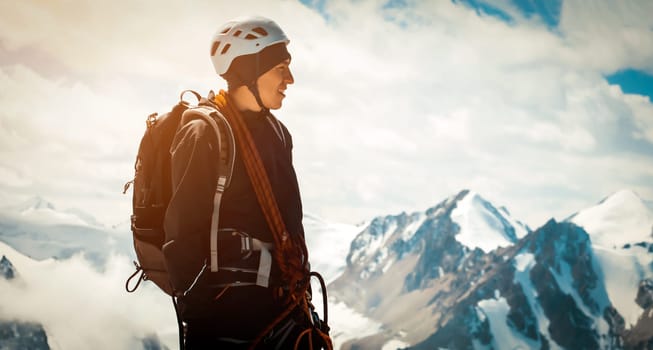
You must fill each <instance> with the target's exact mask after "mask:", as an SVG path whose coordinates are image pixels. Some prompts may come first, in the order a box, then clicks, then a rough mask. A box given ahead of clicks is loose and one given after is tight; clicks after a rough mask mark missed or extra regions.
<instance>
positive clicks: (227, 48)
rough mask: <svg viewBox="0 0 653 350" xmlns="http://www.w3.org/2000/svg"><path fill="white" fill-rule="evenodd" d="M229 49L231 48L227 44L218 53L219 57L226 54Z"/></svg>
mask: <svg viewBox="0 0 653 350" xmlns="http://www.w3.org/2000/svg"><path fill="white" fill-rule="evenodd" d="M230 47H231V44H229V43H227V44H226V45H225V46H224V48H223V49H222V51H220V54H221V55H224V54H225V53H227V51H229V48H230Z"/></svg>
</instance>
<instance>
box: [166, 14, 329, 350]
mask: <svg viewBox="0 0 653 350" xmlns="http://www.w3.org/2000/svg"><path fill="white" fill-rule="evenodd" d="M288 42H289V40H288V38H287V37H286V35H285V34H284V32H283V31H282V30H281V28H280V27H279V26H278V25H277V24H276V23H275V22H273V21H271V20H269V19H266V18H262V17H247V18H238V19H235V20H232V21H230V22H228V23H226V24H225V25H223V26H222V27H221V28H220V29H219V30H218V31H217V32H216V34H215V35H214V37H213V40H212V42H211V60H212V62H213V65H214V67H215V70H216V72H217V73H218V74H219V75H220V76H221V77H223V78H224V79H225V80H226V82H227V84H228V91H226V92H225V91H221V92H220V93H219V94H218V95H216V96H213V95H212V94H211V95H210V96H209V101H208V104H210V105H211V106H213V107H215V108H217V109H218V110H219V111H220V113H221V115H224V117H225V118H226V120H227V121H228V122H229V123H228V124H229V125H231V127H232V128H233V129H234V137H235V139H236V142H235V144H236V147H235V153H236V157H235V161H234V166H233V173H232V175H231V178H230V179H231V181H230V184H229V186H228V187H227V188H226V190H225V191H224V194H223V196H222V200H221V205H220V208H219V225H218V226H219V228H220V230H219V232H218V234H217V235H216V236H217V237H212V236H211V234H210V230H211V223H212V217H213V216H214V205H213V203H214V194H215V193H216V186H218V187H219V184H218V181H217V178H218V176H217V174H218V169H217V164H218V162H217V159H218V157H221V156H223V157H224V156H229V155H224V154H222V155H221V154H217V153H218V152H217V149H218V147H217V142H221V141H220V140H218V138H217V137H216V134H215V132H214V130H213V129H212V127H211V125H209V123H207V122H206V121H204V120H202V119H201V118H195V117H194V113H196V112H194V111H193V110H192V109H191V110H189V111H187V112H186V113H184V115H183V118H182V123H181V125H182V126H181V127H180V129H179V130H178V131H177V134H176V135H175V139H174V141H173V144H172V147H171V156H172V158H171V162H172V164H171V168H172V183H173V196H172V199H171V201H170V203H169V206H168V209H167V211H166V216H165V231H166V237H167V239H166V241H171V243H170V244H167V245H166V246H164V255H165V257H166V263H167V265H168V270H169V273H170V276H171V280H172V281H173V286H174V287H175V289H176V290H177V291H178V292H179V291H182V292H183V293H182V294H180V295H181V296H180V297H179V298H178V303H179V307H178V309H179V311H180V316H181V319H182V320H183V321H184V323H185V325H186V334H185V346H186V348H187V349H201V348H211V349H218V348H219V349H232V348H233V349H241V348H242V349H246V348H252V347H256V348H257V349H259V348H260V349H267V348H270V349H286V348H292V347H293V346H295V344H296V343H297V344H299V345H300V347H302V348H308V346H309V342H311V343H313V344H316V347H315V348H319V346H321V344H320V342H319V339H316V338H319V336H320V334H322V335H325V334H324V333H319V334H317V336H313V337H312V338H311V335H309V333H311V334H313V333H315V332H313V331H307V330H309V329H313V330H314V329H315V328H314V327H313V326H312V325H313V321H314V319H313V316H312V314H311V312H309V311H308V309H309V308H308V302H307V301H306V297H305V292H306V290H307V289H308V279H309V276H308V271H309V270H308V262H307V259H308V255H307V252H306V248H305V242H304V229H303V226H302V204H301V199H300V193H299V188H298V184H297V178H296V174H295V170H294V168H293V165H292V147H293V145H292V138H291V136H290V133H289V132H288V130H287V129H286V127H285V126H284V125H283V124H282V123H281V122H280V121H279V120H277V119H276V118H275V117H274V116H273V115H272V114H271V113H270V110H276V109H279V108H280V107H281V106H282V104H283V100H284V98H285V97H286V95H285V92H286V89H287V88H288V86H289V85H290V84H292V83H293V82H294V79H293V75H292V73H291V71H290V58H291V57H290V54H289V52H288V50H287V44H288ZM222 127H225V125H222ZM247 140H251V141H253V142H252V144H253V147H252V148H253V149H255V152H254V153H257V155H255V156H253V157H252V156H251V155H249V154H248V153H247V151H246V148H247V147H248V146H247V145H248V144H247ZM223 141H224V140H223ZM250 158H254V159H259V162H260V164H262V168H263V170H264V171H263V173H264V175H263V176H260V174H259V177H265V178H267V180H265V181H267V182H268V183H269V185H268V186H267V188H271V195H268V197H272V198H273V200H272V201H271V202H272V204H262V199H261V196H263V195H261V194H260V193H257V192H261V191H262V192H265V191H264V189H263V190H262V189H261V188H266V186H264V185H261V183H262V182H265V181H262V180H260V179H259V180H255V179H253V177H254V178H256V176H255V175H256V174H257V173H256V171H255V170H252V169H253V168H252V167H254V168H255V166H254V165H252V164H254V163H256V162H254V163H252V161H251V159H250ZM247 159H250V160H249V161H248V160H247ZM248 162H249V163H248ZM252 172H254V173H252ZM257 179H258V178H257ZM263 197H265V196H263ZM275 206H276V207H277V208H278V209H277V210H276V212H277V213H278V214H277V216H280V219H278V220H276V221H275V220H273V219H271V218H270V217H271V216H272V217H274V214H269V212H270V211H272V212H275V209H270V208H269V207H275ZM271 220H272V221H271ZM274 223H280V224H278V225H277V226H279V225H280V227H282V228H281V229H279V228H278V227H276V229H275V225H274ZM214 239H215V240H216V241H217V249H214V250H213V249H212V248H213V245H215V242H214ZM270 257H274V259H271V258H270ZM270 261H271V263H270ZM317 321H319V320H317ZM317 323H319V322H317ZM309 338H310V339H312V341H311V340H309ZM325 339H326V338H325Z"/></svg>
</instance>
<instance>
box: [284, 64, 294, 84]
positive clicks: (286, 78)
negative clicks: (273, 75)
mask: <svg viewBox="0 0 653 350" xmlns="http://www.w3.org/2000/svg"><path fill="white" fill-rule="evenodd" d="M285 73H286V74H284V77H283V81H284V82H285V83H286V84H292V83H294V82H295V78H293V76H292V72H291V71H290V67H288V69H286V72H285Z"/></svg>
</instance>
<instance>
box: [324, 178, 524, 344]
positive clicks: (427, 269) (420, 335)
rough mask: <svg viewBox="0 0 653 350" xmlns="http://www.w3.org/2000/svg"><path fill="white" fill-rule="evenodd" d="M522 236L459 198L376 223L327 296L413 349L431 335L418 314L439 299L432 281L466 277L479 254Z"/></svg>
mask: <svg viewBox="0 0 653 350" xmlns="http://www.w3.org/2000/svg"><path fill="white" fill-rule="evenodd" d="M528 232H529V229H528V227H526V226H524V225H522V224H520V223H519V222H518V221H517V220H515V219H514V218H512V217H510V215H509V214H508V212H507V211H506V210H499V209H496V207H494V206H493V205H491V204H490V203H489V202H488V201H486V200H484V199H483V198H482V197H481V196H479V195H478V194H476V193H474V192H470V191H467V190H465V191H462V192H460V193H458V194H457V195H455V196H452V197H450V198H448V199H446V200H444V201H442V202H441V203H439V204H438V205H436V206H435V207H433V208H430V209H428V210H426V211H425V212H417V213H412V214H406V213H401V214H399V215H391V216H385V217H377V218H375V219H374V220H372V221H371V223H370V224H369V226H368V227H367V228H365V229H364V230H363V231H362V232H361V233H360V234H359V235H358V236H357V237H356V238H355V239H354V241H353V242H352V244H351V251H350V254H349V255H348V256H347V269H346V270H345V272H344V273H343V275H341V276H340V277H339V278H338V279H337V280H336V281H334V282H333V283H332V284H331V287H330V293H331V294H332V295H334V296H335V297H336V298H337V299H338V300H342V301H344V302H345V303H346V304H348V305H351V306H352V307H353V308H354V309H356V310H357V311H359V312H362V313H364V314H366V315H368V316H369V317H371V318H373V319H377V320H380V321H381V322H382V323H383V324H385V325H386V327H387V328H388V329H389V330H392V331H393V332H395V333H396V334H399V335H401V336H400V337H399V338H400V339H397V340H398V341H403V342H405V343H407V344H414V343H416V342H418V341H419V340H421V339H424V338H425V337H427V336H428V335H429V334H431V333H432V331H433V325H434V324H435V320H434V318H433V317H434V315H433V313H432V312H431V311H430V309H429V308H428V307H426V306H427V305H429V303H430V302H431V300H432V299H433V297H434V295H436V294H437V293H439V292H441V291H442V286H438V285H434V284H433V283H432V282H433V281H434V280H441V281H448V282H451V281H452V279H454V278H457V277H456V276H457V275H458V274H466V273H471V271H468V270H469V269H470V268H472V267H474V266H476V265H477V264H479V263H480V260H481V259H483V258H484V257H486V256H488V255H487V253H486V252H485V251H484V250H483V249H487V250H489V251H493V250H495V249H502V248H501V246H502V245H503V246H512V245H513V244H514V242H516V241H517V240H518V239H519V238H520V237H523V236H524V235H526V234H527V233H528ZM481 247H482V248H481ZM448 282H447V283H448ZM467 286H469V283H466V285H462V286H457V287H459V288H463V287H467ZM397 305H402V306H401V307H399V308H397ZM396 334H391V335H389V336H387V338H388V339H385V340H389V339H390V338H393V337H395V336H396ZM384 337H386V336H384ZM368 341H369V340H368ZM376 345H382V344H377V343H374V346H376ZM374 346H372V348H373V347H374Z"/></svg>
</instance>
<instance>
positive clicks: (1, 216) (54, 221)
mask: <svg viewBox="0 0 653 350" xmlns="http://www.w3.org/2000/svg"><path fill="white" fill-rule="evenodd" d="M0 241H3V242H6V243H8V244H9V245H11V246H12V247H14V248H15V249H17V250H18V251H20V252H21V253H23V254H25V255H27V256H30V257H32V258H34V259H37V260H43V259H48V258H57V259H66V258H69V257H71V256H73V255H75V254H79V253H82V254H84V255H85V257H86V258H87V259H89V260H91V261H92V262H93V263H94V264H95V265H96V266H97V267H98V268H101V267H102V266H103V265H104V263H105V262H106V261H107V259H108V257H109V256H110V255H111V254H121V255H125V256H130V257H133V255H134V254H133V249H132V246H131V244H132V243H131V239H130V235H129V231H125V232H123V231H118V230H115V229H110V228H106V227H103V226H101V225H99V224H97V220H95V219H94V218H93V217H92V216H91V215H89V214H86V213H84V212H83V211H81V210H78V209H68V210H65V211H59V210H57V209H56V207H55V205H54V204H52V203H50V202H48V201H47V200H45V199H43V198H41V197H38V196H37V197H33V198H31V199H29V200H28V201H26V202H25V203H23V204H21V205H18V206H16V207H13V208H12V207H9V208H5V209H4V210H2V211H0Z"/></svg>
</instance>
